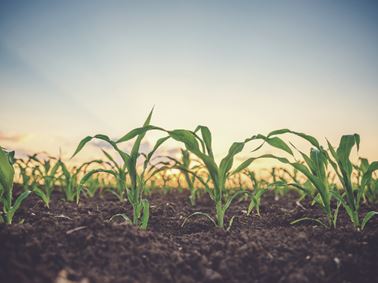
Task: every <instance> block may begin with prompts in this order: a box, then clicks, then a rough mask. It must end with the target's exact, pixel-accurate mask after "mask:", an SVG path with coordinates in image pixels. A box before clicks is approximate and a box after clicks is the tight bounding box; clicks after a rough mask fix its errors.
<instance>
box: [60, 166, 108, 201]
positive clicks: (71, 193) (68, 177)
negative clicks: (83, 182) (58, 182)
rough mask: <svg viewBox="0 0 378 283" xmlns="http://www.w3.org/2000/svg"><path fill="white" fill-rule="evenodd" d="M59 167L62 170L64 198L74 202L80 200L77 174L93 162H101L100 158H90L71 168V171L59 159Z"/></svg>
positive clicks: (84, 170)
mask: <svg viewBox="0 0 378 283" xmlns="http://www.w3.org/2000/svg"><path fill="white" fill-rule="evenodd" d="M58 162H59V163H60V167H61V168H62V172H63V177H64V178H63V184H62V185H63V190H64V194H65V197H66V200H67V201H69V202H73V201H75V200H76V203H79V201H80V188H79V186H80V183H79V175H80V173H81V172H84V173H85V172H86V170H87V168H88V167H89V166H90V165H91V164H94V163H97V164H102V161H101V160H92V161H89V162H85V163H83V164H81V165H80V166H79V167H77V168H73V169H72V170H71V171H70V170H69V169H68V168H67V166H66V165H65V164H64V162H63V161H61V160H59V161H58Z"/></svg>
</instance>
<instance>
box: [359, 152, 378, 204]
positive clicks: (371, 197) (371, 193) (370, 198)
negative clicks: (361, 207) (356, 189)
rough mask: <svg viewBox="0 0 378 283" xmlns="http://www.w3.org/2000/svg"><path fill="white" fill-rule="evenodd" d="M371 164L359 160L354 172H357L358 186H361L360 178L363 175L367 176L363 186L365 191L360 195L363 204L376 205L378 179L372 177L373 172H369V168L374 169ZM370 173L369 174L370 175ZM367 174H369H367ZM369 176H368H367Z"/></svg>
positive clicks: (362, 159)
mask: <svg viewBox="0 0 378 283" xmlns="http://www.w3.org/2000/svg"><path fill="white" fill-rule="evenodd" d="M374 163H376V161H375V162H373V163H369V161H368V160H367V159H366V158H360V164H359V165H358V166H355V168H356V170H357V171H358V178H357V180H358V184H361V182H362V177H363V176H364V175H366V174H367V175H366V176H369V177H365V180H364V181H365V183H366V184H365V186H366V189H365V191H364V193H363V195H362V197H363V199H364V202H365V203H367V202H369V203H373V204H374V203H378V179H377V178H376V177H374V173H375V172H374V171H376V170H371V168H374V166H375V165H373V164H374ZM370 171H371V173H370ZM368 172H369V173H368ZM369 174H370V175H369Z"/></svg>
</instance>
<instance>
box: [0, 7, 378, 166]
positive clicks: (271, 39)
mask: <svg viewBox="0 0 378 283" xmlns="http://www.w3.org/2000/svg"><path fill="white" fill-rule="evenodd" d="M377 12H378V2H376V1H323V0H322V1H294V0H293V1H106V2H104V1H60V2H51V1H1V3H0V101H1V111H0V145H2V146H5V147H7V148H10V149H14V150H16V151H17V152H18V153H19V154H23V153H32V152H38V151H47V152H49V153H50V154H52V155H57V154H58V153H59V149H62V151H63V152H64V153H65V155H66V156H69V155H70V154H72V152H73V150H74V148H75V147H76V145H77V144H78V142H79V141H80V139H82V138H83V137H84V136H86V135H93V134H97V133H104V134H108V135H109V136H111V137H119V136H121V135H123V134H124V133H125V132H127V131H128V130H130V129H132V128H134V127H137V126H140V125H141V124H142V123H143V121H144V119H145V117H146V116H147V114H148V112H149V111H150V109H151V108H152V106H153V105H155V112H154V117H153V124H156V125H161V126H162V127H164V128H168V129H172V128H187V129H194V128H195V127H196V126H197V125H198V124H204V125H207V126H208V127H209V128H210V129H211V130H212V131H213V139H214V148H215V152H217V154H218V155H219V156H223V155H224V154H225V153H226V152H227V150H228V147H229V145H230V144H231V143H232V142H234V141H239V140H243V139H245V138H247V137H249V136H252V135H254V134H257V133H263V134H266V133H268V132H270V131H271V130H274V129H278V128H290V129H293V130H297V131H301V132H305V133H308V134H311V135H314V136H315V137H317V138H319V139H320V140H321V141H322V142H324V141H325V139H324V138H325V137H327V138H329V139H330V140H331V141H332V142H333V143H334V144H337V142H338V140H339V138H340V136H341V135H342V134H351V133H359V134H360V135H361V139H362V142H361V152H360V156H364V157H367V158H369V159H371V160H378V147H377V144H378V124H377V122H378V114H377V113H378V111H377V106H378V93H377V90H378V52H377V46H378V18H377V17H376V14H377ZM172 146H174V145H172ZM93 149H94V147H91V149H89V148H88V151H87V152H86V153H83V155H82V157H81V158H83V159H85V158H90V157H93V156H98V155H99V154H100V152H99V151H95V150H93Z"/></svg>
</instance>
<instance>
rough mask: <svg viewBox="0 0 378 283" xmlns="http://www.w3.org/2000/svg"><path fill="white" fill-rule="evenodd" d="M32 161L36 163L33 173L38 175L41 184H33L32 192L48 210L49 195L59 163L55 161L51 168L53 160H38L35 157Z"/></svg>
mask: <svg viewBox="0 0 378 283" xmlns="http://www.w3.org/2000/svg"><path fill="white" fill-rule="evenodd" d="M34 160H35V161H36V162H37V163H38V165H37V166H36V168H35V169H36V170H35V172H36V173H37V174H38V177H39V178H40V179H39V181H40V182H41V184H38V183H37V182H35V183H34V184H33V185H32V187H33V192H34V193H35V194H36V195H37V196H38V197H39V198H40V199H41V200H42V201H43V203H44V204H45V206H46V207H47V208H50V201H51V195H52V192H53V190H54V186H55V181H56V180H57V179H58V170H59V168H60V166H61V162H60V161H59V160H58V161H55V164H54V165H53V166H52V163H51V162H52V160H54V158H49V159H47V160H39V159H38V158H37V157H35V159H34Z"/></svg>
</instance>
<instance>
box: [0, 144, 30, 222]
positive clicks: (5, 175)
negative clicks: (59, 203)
mask: <svg viewBox="0 0 378 283" xmlns="http://www.w3.org/2000/svg"><path fill="white" fill-rule="evenodd" d="M13 156H14V152H10V153H8V152H6V151H4V150H3V148H2V147H0V202H1V203H2V205H3V211H2V213H0V222H2V223H4V222H5V223H7V224H12V221H13V217H14V214H15V213H16V211H17V210H18V209H19V208H20V206H21V204H22V202H23V201H24V200H25V199H26V198H27V197H28V196H29V195H30V193H31V192H30V191H23V192H22V193H21V194H20V195H19V196H18V197H17V198H16V199H15V200H14V199H13V180H14V168H13Z"/></svg>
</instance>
